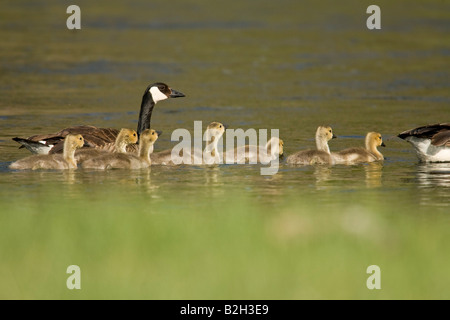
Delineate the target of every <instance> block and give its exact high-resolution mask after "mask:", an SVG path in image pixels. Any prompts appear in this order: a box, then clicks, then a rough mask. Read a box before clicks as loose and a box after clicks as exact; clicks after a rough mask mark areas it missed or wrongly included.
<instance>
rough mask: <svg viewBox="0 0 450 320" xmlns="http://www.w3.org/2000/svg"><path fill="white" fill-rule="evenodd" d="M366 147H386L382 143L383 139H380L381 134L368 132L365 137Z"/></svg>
mask: <svg viewBox="0 0 450 320" xmlns="http://www.w3.org/2000/svg"><path fill="white" fill-rule="evenodd" d="M366 147H367V148H368V149H370V148H371V147H375V148H377V147H386V145H385V144H384V142H383V138H382V137H381V134H380V133H378V132H369V133H368V134H367V135H366Z"/></svg>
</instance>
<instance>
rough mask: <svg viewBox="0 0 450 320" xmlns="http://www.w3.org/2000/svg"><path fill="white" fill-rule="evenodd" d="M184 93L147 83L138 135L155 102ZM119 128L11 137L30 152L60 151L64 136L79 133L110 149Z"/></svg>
mask: <svg viewBox="0 0 450 320" xmlns="http://www.w3.org/2000/svg"><path fill="white" fill-rule="evenodd" d="M184 96H185V95H184V94H183V93H181V92H178V91H176V90H174V89H172V88H170V87H169V86H168V85H167V84H165V83H161V82H157V83H153V84H151V85H149V86H148V87H147V89H145V91H144V95H143V96H142V103H141V110H140V112H139V122H138V127H137V134H138V136H139V135H140V134H141V132H142V131H144V130H146V129H149V128H150V120H151V116H152V112H153V108H154V107H155V104H156V103H158V102H159V101H163V100H166V99H168V98H178V97H184ZM118 133H119V130H117V129H112V128H97V127H93V126H85V125H82V126H74V127H69V128H65V129H63V130H61V131H59V132H56V133H51V134H41V135H35V136H31V137H29V138H27V139H23V138H13V140H14V141H16V142H18V143H20V144H21V145H22V147H25V148H27V149H28V150H30V151H31V152H32V153H37V154H49V153H50V154H51V153H60V152H61V151H62V149H63V140H64V137H65V136H66V135H68V134H81V135H82V136H83V137H84V140H85V143H86V145H87V146H89V147H92V148H97V149H107V150H111V149H113V148H114V143H115V140H116V137H117V135H118Z"/></svg>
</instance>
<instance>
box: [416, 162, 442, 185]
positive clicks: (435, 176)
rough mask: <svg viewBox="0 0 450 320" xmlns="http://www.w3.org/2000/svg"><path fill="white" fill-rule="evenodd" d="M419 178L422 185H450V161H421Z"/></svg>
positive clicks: (418, 170) (418, 169)
mask: <svg viewBox="0 0 450 320" xmlns="http://www.w3.org/2000/svg"><path fill="white" fill-rule="evenodd" d="M417 179H418V180H419V183H420V185H421V186H422V187H450V163H421V164H419V165H418V166H417Z"/></svg>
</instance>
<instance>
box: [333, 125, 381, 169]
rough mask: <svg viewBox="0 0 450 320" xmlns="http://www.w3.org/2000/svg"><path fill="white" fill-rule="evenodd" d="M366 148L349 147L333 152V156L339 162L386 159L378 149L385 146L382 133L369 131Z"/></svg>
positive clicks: (356, 162)
mask: <svg viewBox="0 0 450 320" xmlns="http://www.w3.org/2000/svg"><path fill="white" fill-rule="evenodd" d="M365 145H366V148H365V149H364V148H348V149H344V150H342V151H339V152H333V153H332V154H331V157H332V158H333V160H334V162H335V163H337V164H358V163H367V162H374V161H382V160H384V156H383V155H382V154H381V152H380V151H378V149H377V148H378V147H380V146H381V147H385V146H386V145H385V144H384V142H383V139H382V137H381V134H379V133H378V132H369V133H368V134H367V135H366V140H365Z"/></svg>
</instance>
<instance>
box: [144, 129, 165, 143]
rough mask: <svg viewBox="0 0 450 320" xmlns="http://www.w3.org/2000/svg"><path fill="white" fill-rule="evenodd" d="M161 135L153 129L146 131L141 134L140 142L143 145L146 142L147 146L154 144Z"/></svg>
mask: <svg viewBox="0 0 450 320" xmlns="http://www.w3.org/2000/svg"><path fill="white" fill-rule="evenodd" d="M161 134H162V132H161V131H156V130H153V129H147V130H144V131H142V133H141V138H140V139H141V141H143V142H144V143H145V142H147V143H149V144H151V145H152V144H154V143H155V141H156V140H158V138H159V136H160V135H161Z"/></svg>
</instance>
